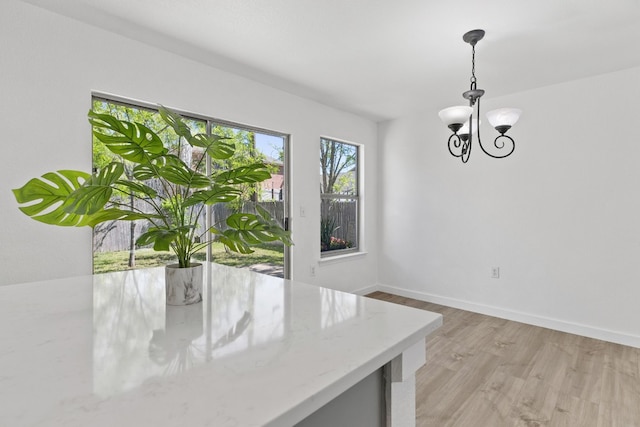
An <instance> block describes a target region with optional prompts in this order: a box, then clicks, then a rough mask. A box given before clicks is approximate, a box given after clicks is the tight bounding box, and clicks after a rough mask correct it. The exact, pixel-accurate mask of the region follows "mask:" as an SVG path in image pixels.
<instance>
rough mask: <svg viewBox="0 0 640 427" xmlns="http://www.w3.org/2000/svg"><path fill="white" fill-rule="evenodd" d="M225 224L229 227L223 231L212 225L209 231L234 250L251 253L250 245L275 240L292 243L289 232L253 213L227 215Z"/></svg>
mask: <svg viewBox="0 0 640 427" xmlns="http://www.w3.org/2000/svg"><path fill="white" fill-rule="evenodd" d="M227 225H228V226H229V229H227V230H225V231H220V230H218V229H216V228H213V227H212V228H211V229H210V231H211V233H213V234H215V235H217V238H218V240H219V241H220V242H222V243H223V244H224V245H226V246H227V247H228V248H229V249H230V250H232V251H234V252H240V253H243V254H244V253H251V252H253V251H252V250H251V248H250V246H251V245H256V244H259V243H263V242H273V241H276V240H279V241H281V242H283V243H284V244H286V245H290V244H292V243H291V239H290V232H288V231H285V230H283V229H282V227H280V226H279V225H277V224H275V225H274V224H270V223H268V222H266V221H264V220H263V219H262V218H261V217H259V216H257V215H254V214H248V213H237V214H233V215H229V217H228V218H227Z"/></svg>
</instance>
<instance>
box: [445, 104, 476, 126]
mask: <svg viewBox="0 0 640 427" xmlns="http://www.w3.org/2000/svg"><path fill="white" fill-rule="evenodd" d="M472 112H473V108H471V107H467V106H466V105H458V106H455V107H449V108H445V109H444V110H440V112H439V113H438V115H439V116H440V120H442V122H443V123H444V124H445V125H447V126H451V125H453V124H458V125H461V126H462V124H463V123H466V122H468V121H469V116H471V113H472Z"/></svg>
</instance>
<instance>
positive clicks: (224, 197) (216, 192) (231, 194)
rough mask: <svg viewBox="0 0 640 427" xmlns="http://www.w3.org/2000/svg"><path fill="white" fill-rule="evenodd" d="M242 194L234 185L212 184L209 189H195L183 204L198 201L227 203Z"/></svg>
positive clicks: (191, 203) (208, 203)
mask: <svg viewBox="0 0 640 427" xmlns="http://www.w3.org/2000/svg"><path fill="white" fill-rule="evenodd" d="M241 194H242V191H240V190H238V189H237V188H235V187H229V186H221V185H214V186H213V187H212V188H211V189H209V190H202V191H196V192H195V193H193V194H192V195H191V196H190V197H189V198H187V199H185V201H184V206H185V207H189V206H193V205H196V204H198V203H204V204H205V205H213V204H214V203H227V202H230V201H232V200H235V199H237V198H238V196H240V195H241Z"/></svg>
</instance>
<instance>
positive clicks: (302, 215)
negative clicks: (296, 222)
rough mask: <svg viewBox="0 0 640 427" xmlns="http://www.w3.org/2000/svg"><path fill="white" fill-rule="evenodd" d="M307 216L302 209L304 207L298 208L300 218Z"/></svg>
mask: <svg viewBox="0 0 640 427" xmlns="http://www.w3.org/2000/svg"><path fill="white" fill-rule="evenodd" d="M306 216H307V211H306V210H305V209H304V206H300V218H304V217H306Z"/></svg>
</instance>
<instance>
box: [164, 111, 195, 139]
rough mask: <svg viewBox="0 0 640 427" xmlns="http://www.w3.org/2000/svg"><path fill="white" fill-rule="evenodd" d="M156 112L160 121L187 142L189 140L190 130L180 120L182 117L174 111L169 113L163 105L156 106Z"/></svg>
mask: <svg viewBox="0 0 640 427" xmlns="http://www.w3.org/2000/svg"><path fill="white" fill-rule="evenodd" d="M158 112H159V113H160V117H162V120H164V122H165V123H166V124H168V125H169V126H171V127H172V128H173V130H174V131H175V132H176V134H177V135H178V136H181V137H183V138H184V139H186V140H187V141H189V140H190V139H191V129H189V126H187V124H186V123H185V122H184V121H183V120H182V116H181V115H180V114H178V113H176V112H175V111H171V110H170V109H168V108H167V107H165V106H163V105H158Z"/></svg>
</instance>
